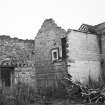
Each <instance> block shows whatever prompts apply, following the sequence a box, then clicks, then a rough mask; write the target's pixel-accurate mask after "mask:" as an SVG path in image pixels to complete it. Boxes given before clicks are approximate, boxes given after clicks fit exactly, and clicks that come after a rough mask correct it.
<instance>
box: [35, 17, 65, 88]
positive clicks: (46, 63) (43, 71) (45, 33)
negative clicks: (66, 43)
mask: <svg viewBox="0 0 105 105" xmlns="http://www.w3.org/2000/svg"><path fill="white" fill-rule="evenodd" d="M65 36H66V31H65V30H63V29H61V28H60V27H58V26H57V25H56V24H55V22H54V20H52V19H47V20H45V21H44V23H43V24H42V26H41V29H40V30H39V32H38V34H37V36H36V38H35V67H36V76H37V83H38V84H37V86H38V87H39V88H41V87H47V86H54V85H55V81H56V75H55V74H56V67H55V66H56V65H55V64H54V63H53V62H52V58H51V51H52V49H54V48H58V49H59V58H62V47H61V38H63V37H65ZM58 62H59V61H58ZM61 62H63V61H62V60H61ZM63 64H64V63H63ZM64 65H65V64H64ZM64 71H65V69H64Z"/></svg>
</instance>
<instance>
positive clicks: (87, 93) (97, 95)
mask: <svg viewBox="0 0 105 105" xmlns="http://www.w3.org/2000/svg"><path fill="white" fill-rule="evenodd" d="M66 79H67V81H70V79H68V78H66ZM66 86H67V85H66ZM66 89H67V92H68V97H69V100H71V101H73V102H77V101H78V100H79V102H83V103H101V104H102V103H105V86H104V87H103V88H97V89H90V88H88V87H86V86H83V85H82V84H81V83H72V84H70V85H68V86H67V87H66Z"/></svg>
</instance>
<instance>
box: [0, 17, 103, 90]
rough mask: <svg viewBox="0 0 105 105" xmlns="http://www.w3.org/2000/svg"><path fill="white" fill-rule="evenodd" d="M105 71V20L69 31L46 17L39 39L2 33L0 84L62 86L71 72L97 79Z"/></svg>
mask: <svg viewBox="0 0 105 105" xmlns="http://www.w3.org/2000/svg"><path fill="white" fill-rule="evenodd" d="M104 70H105V23H101V24H98V25H95V26H92V25H87V24H82V25H81V26H80V28H79V29H78V30H72V29H69V30H68V31H65V30H64V29H62V28H61V27H59V26H58V25H57V24H56V23H55V21H54V20H53V19H46V20H45V21H44V22H43V24H42V26H41V28H40V29H39V31H38V33H37V35H36V37H35V40H34V39H33V40H22V39H18V38H11V37H9V36H5V35H2V36H0V87H3V88H13V87H14V85H15V84H16V83H17V82H19V81H20V82H23V83H26V84H29V85H30V86H32V87H34V88H37V89H40V90H41V89H42V88H46V87H58V85H59V82H60V81H61V80H62V79H64V77H65V76H66V75H67V73H69V74H70V75H71V76H72V80H73V81H80V82H81V83H87V81H88V77H89V76H90V77H91V78H92V79H93V80H97V81H98V79H99V78H100V77H101V75H102V74H103V76H104Z"/></svg>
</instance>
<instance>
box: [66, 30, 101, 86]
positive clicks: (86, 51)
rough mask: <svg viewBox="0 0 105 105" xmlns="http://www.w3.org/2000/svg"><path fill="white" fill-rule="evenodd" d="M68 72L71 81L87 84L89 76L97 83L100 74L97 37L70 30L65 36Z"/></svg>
mask: <svg viewBox="0 0 105 105" xmlns="http://www.w3.org/2000/svg"><path fill="white" fill-rule="evenodd" d="M67 38H68V42H67V43H68V45H69V47H68V48H67V49H68V50H69V52H68V59H69V60H71V61H74V62H69V60H68V65H70V66H69V67H68V72H69V73H70V74H71V76H72V80H73V81H79V82H81V83H85V84H87V83H88V79H89V76H90V77H91V79H92V80H95V81H98V80H99V77H100V74H101V73H100V72H101V65H100V64H101V62H100V61H101V54H100V48H99V43H98V39H97V35H94V34H88V33H83V32H78V31H75V30H72V31H71V32H70V33H68V35H67Z"/></svg>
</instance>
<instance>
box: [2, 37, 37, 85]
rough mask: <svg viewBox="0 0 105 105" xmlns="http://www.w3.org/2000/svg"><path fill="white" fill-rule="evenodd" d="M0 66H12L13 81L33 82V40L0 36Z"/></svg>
mask: <svg viewBox="0 0 105 105" xmlns="http://www.w3.org/2000/svg"><path fill="white" fill-rule="evenodd" d="M0 66H4V67H5V66H6V67H10V66H14V75H15V77H14V80H15V83H17V82H18V81H21V82H25V83H29V84H30V85H32V84H35V65H34V40H22V39H18V38H11V37H9V36H5V35H2V36H0ZM20 76H21V78H20ZM31 83H32V84H31Z"/></svg>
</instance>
